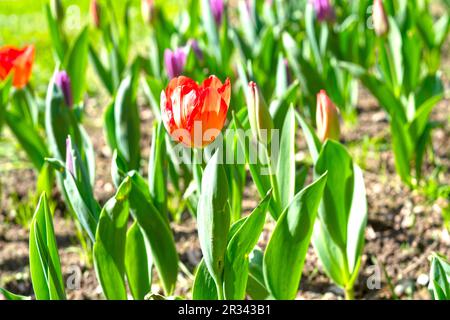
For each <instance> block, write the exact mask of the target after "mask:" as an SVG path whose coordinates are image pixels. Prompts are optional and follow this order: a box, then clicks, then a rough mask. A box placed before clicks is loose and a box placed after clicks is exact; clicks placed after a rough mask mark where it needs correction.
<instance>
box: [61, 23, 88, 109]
mask: <svg viewBox="0 0 450 320" xmlns="http://www.w3.org/2000/svg"><path fill="white" fill-rule="evenodd" d="M88 49H89V29H88V28H87V27H85V28H84V29H83V31H81V33H80V34H79V35H78V37H77V39H76V40H75V42H74V43H73V45H72V48H71V50H70V53H69V54H68V57H67V60H66V61H65V67H66V70H67V73H68V74H69V76H70V80H71V85H72V96H73V101H74V102H75V103H78V102H80V101H81V100H82V99H83V95H84V90H85V86H86V70H87V66H88Z"/></svg>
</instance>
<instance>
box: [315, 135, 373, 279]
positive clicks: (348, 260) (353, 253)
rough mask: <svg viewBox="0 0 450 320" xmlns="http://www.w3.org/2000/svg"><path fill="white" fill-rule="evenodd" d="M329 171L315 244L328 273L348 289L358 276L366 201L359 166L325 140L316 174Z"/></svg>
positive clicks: (340, 148)
mask: <svg viewBox="0 0 450 320" xmlns="http://www.w3.org/2000/svg"><path fill="white" fill-rule="evenodd" d="M324 172H328V181H327V184H326V187H325V191H324V195H323V198H322V202H321V205H320V208H319V221H317V223H316V226H315V231H314V238H313V240H314V241H313V242H314V247H315V249H316V252H317V253H318V256H319V259H320V261H321V263H322V265H323V267H324V270H325V272H326V273H327V274H328V276H329V277H330V278H331V279H332V280H333V281H334V282H335V283H336V284H337V285H339V286H341V287H344V288H350V287H352V286H353V283H354V281H355V280H356V277H357V275H358V271H359V266H360V259H361V255H362V250H363V246H364V232H365V228H366V224H367V200H366V191H365V185H364V178H363V174H362V171H361V169H360V168H359V167H358V166H357V165H356V164H354V162H353V160H352V159H351V157H350V155H349V154H348V152H347V150H346V149H345V148H344V147H343V146H342V145H341V144H339V143H338V142H336V141H332V140H330V141H327V142H326V143H325V145H324V146H323V149H322V152H321V153H320V156H319V159H318V160H317V163H316V167H315V173H316V174H317V175H320V174H323V173H324Z"/></svg>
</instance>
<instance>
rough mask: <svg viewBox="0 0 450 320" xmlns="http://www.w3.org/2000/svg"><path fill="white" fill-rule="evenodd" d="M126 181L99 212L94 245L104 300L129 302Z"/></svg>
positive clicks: (127, 184) (128, 181) (95, 263)
mask: <svg viewBox="0 0 450 320" xmlns="http://www.w3.org/2000/svg"><path fill="white" fill-rule="evenodd" d="M130 184H131V182H130V180H129V178H128V179H126V180H125V181H124V182H123V183H122V184H121V185H120V187H119V189H118V190H117V193H116V195H115V196H114V198H112V199H110V200H109V201H108V202H107V203H106V204H105V206H104V207H103V210H102V212H101V213H100V219H99V222H98V226H97V232H96V235H95V243H94V250H93V251H94V254H93V255H94V266H95V271H96V274H97V279H98V280H99V282H100V285H101V287H102V290H103V293H104V294H105V297H106V298H107V299H110V300H126V299H127V290H126V285H125V241H126V232H127V222H128V214H129V207H128V193H129V192H130Z"/></svg>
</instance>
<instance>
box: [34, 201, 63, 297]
mask: <svg viewBox="0 0 450 320" xmlns="http://www.w3.org/2000/svg"><path fill="white" fill-rule="evenodd" d="M30 273H31V280H32V284H33V289H34V293H35V295H36V299H38V300H65V299H66V294H65V292H64V283H63V279H62V273H61V263H60V261H59V255H58V249H57V247H56V239H55V232H54V229H53V215H52V213H51V212H50V208H49V206H48V201H47V197H46V196H45V193H43V194H42V195H41V197H40V199H39V203H38V205H37V208H36V212H35V213H34V216H33V219H32V221H31V227H30Z"/></svg>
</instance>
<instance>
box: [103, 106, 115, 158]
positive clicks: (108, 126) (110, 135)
mask: <svg viewBox="0 0 450 320" xmlns="http://www.w3.org/2000/svg"><path fill="white" fill-rule="evenodd" d="M103 130H104V133H105V138H106V142H107V143H108V145H109V147H110V148H111V150H115V149H117V141H116V123H115V120H114V101H113V102H111V103H110V104H108V106H107V107H106V108H105V111H104V113H103Z"/></svg>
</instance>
